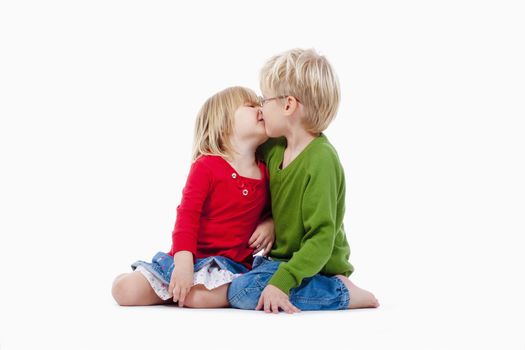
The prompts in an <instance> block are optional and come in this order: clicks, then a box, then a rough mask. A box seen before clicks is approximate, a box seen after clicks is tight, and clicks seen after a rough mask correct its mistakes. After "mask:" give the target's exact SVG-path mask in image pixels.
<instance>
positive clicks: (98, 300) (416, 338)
mask: <svg viewBox="0 0 525 350" xmlns="http://www.w3.org/2000/svg"><path fill="white" fill-rule="evenodd" d="M401 280H402V279H400V281H401ZM108 282H109V281H108ZM430 282H431V280H430V279H425V278H422V279H420V280H419V281H418V282H417V283H414V284H413V285H411V286H406V285H405V286H403V285H402V284H401V283H400V284H397V285H391V286H390V287H389V288H386V287H385V286H384V285H383V288H384V290H381V289H382V288H381V286H379V285H378V286H375V287H376V289H375V292H376V294H377V295H378V296H379V297H380V300H381V302H382V305H381V307H380V308H379V309H375V310H352V311H335V312H302V313H299V314H295V315H286V314H279V315H273V314H265V313H263V312H255V311H242V310H233V309H221V310H192V309H179V308H177V307H170V306H154V307H133V308H130V307H127V308H126V307H119V306H117V305H116V304H115V303H114V302H113V300H112V299H111V297H110V295H109V290H96V289H94V288H89V287H86V288H85V289H84V290H80V293H79V294H78V295H77V296H76V297H75V296H74V295H63V296H55V295H53V294H51V293H49V292H47V291H46V290H45V286H42V285H37V286H35V288H36V289H35V290H36V291H41V293H37V294H39V295H40V296H41V297H39V298H36V299H35V300H33V301H29V300H26V301H25V302H24V301H21V300H17V301H14V300H13V302H11V303H4V305H3V306H2V311H1V320H2V323H1V328H0V349H1V350H14V349H105V348H118V349H154V348H155V347H158V348H165V347H167V348H179V347H180V346H184V347H185V348H190V346H194V347H195V348H197V349H205V348H206V349H272V348H275V349H296V348H306V347H308V349H323V348H324V349H329V348H342V349H520V350H523V349H525V337H524V336H523V334H524V332H523V331H524V313H523V310H524V308H523V302H522V301H521V300H520V299H518V297H519V296H518V295H517V294H516V293H515V292H517V291H514V292H513V291H512V290H504V289H503V288H501V286H497V285H491V284H490V283H489V282H490V281H489V279H487V285H486V288H481V286H478V285H477V284H476V282H475V281H474V282H473V281H470V282H469V283H470V284H469V285H467V287H466V288H463V289H462V288H458V285H454V284H452V285H449V284H447V283H446V282H439V283H436V284H435V285H434V284H432V283H430ZM478 287H480V288H478ZM4 301H5V300H4Z"/></svg>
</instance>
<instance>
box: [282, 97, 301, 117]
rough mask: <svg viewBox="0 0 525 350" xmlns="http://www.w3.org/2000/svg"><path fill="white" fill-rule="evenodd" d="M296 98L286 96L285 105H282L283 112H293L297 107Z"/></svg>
mask: <svg viewBox="0 0 525 350" xmlns="http://www.w3.org/2000/svg"><path fill="white" fill-rule="evenodd" d="M297 104H298V102H297V99H296V98H295V97H293V96H287V97H286V105H285V106H284V110H285V113H286V114H288V115H290V114H293V112H295V110H296V109H297V107H298V105H297Z"/></svg>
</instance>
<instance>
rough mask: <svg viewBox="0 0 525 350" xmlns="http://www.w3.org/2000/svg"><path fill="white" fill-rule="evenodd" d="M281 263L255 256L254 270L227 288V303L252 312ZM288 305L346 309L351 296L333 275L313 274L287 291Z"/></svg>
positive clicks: (301, 307) (320, 308)
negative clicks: (289, 303) (288, 292)
mask: <svg viewBox="0 0 525 350" xmlns="http://www.w3.org/2000/svg"><path fill="white" fill-rule="evenodd" d="M279 264H281V262H279V261H275V260H269V259H267V258H264V257H262V256H256V257H255V260H254V262H253V270H252V271H250V272H248V273H245V274H244V275H242V276H240V277H238V278H236V279H234V280H233V281H232V283H231V285H230V287H229V288H228V301H229V302H230V305H231V306H232V307H234V308H237V309H245V310H255V307H256V306H257V303H258V302H259V297H260V296H261V293H262V291H263V289H264V288H265V287H266V285H267V284H268V281H269V280H270V278H272V276H273V274H274V273H275V271H277V268H278V267H279ZM290 302H291V303H292V304H293V305H295V306H296V307H298V308H299V309H301V310H305V311H306V310H310V311H313V310H346V309H348V305H349V302H350V293H349V292H348V289H347V288H346V286H345V285H344V283H343V282H342V281H341V280H340V279H339V278H337V277H335V276H331V277H329V276H324V275H319V274H318V275H315V276H313V277H310V278H305V279H304V280H303V282H302V283H301V285H300V286H299V287H297V288H293V289H291V290H290Z"/></svg>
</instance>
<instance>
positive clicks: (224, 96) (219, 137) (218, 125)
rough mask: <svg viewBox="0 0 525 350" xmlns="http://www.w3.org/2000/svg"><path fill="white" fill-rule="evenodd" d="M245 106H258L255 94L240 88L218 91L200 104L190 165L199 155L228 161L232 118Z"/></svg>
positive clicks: (230, 151) (230, 150) (230, 146)
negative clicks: (213, 156) (219, 157)
mask: <svg viewBox="0 0 525 350" xmlns="http://www.w3.org/2000/svg"><path fill="white" fill-rule="evenodd" d="M246 103H250V104H254V105H258V104H259V99H258V98H257V95H256V94H255V92H253V91H252V90H250V89H248V88H245V87H241V86H234V87H230V88H227V89H224V90H222V91H219V92H218V93H216V94H215V95H213V96H211V97H210V98H208V99H207V100H206V102H204V105H203V106H202V107H201V109H200V111H199V113H198V114H197V120H196V122H195V137H194V140H193V156H192V161H195V160H196V159H197V158H199V157H200V156H202V155H216V156H221V157H225V158H229V157H230V155H231V153H232V145H231V143H230V135H231V134H232V132H233V115H234V113H235V111H236V110H237V108H239V107H240V106H242V105H244V104H246Z"/></svg>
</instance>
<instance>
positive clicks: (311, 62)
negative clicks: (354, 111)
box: [260, 49, 341, 133]
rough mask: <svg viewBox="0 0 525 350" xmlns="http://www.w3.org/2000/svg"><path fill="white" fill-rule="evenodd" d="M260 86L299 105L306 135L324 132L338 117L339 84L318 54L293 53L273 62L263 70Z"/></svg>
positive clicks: (324, 58) (328, 64)
mask: <svg viewBox="0 0 525 350" xmlns="http://www.w3.org/2000/svg"><path fill="white" fill-rule="evenodd" d="M260 83H261V90H262V91H271V92H272V93H274V94H275V96H281V95H284V96H294V97H295V98H297V99H298V100H299V101H300V103H301V104H302V105H303V111H304V116H303V119H302V121H303V125H304V126H305V129H306V130H307V131H310V132H313V133H320V132H322V131H324V130H325V129H326V128H327V127H328V125H330V123H331V122H332V120H333V119H334V118H335V115H336V114H337V109H338V108H339V100H340V98H341V93H340V90H339V80H338V79H337V76H336V74H335V72H334V70H333V69H332V66H331V65H330V63H329V62H328V60H327V59H326V57H324V56H321V55H319V54H318V53H317V52H316V51H315V50H312V49H309V50H303V49H294V50H290V51H286V52H284V53H282V54H280V55H277V56H274V57H272V58H270V59H269V60H268V61H267V62H266V64H265V65H264V66H263V68H262V69H261V80H260ZM265 97H268V96H265ZM269 97H273V96H269Z"/></svg>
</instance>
